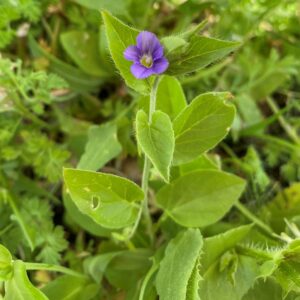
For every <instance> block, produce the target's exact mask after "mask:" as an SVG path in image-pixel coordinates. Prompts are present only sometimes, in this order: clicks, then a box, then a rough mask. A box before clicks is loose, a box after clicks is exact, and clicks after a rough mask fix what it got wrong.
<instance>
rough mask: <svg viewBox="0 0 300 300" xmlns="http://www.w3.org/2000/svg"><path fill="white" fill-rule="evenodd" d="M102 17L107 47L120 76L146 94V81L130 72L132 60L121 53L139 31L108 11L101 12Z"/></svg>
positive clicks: (131, 43)
mask: <svg viewBox="0 0 300 300" xmlns="http://www.w3.org/2000/svg"><path fill="white" fill-rule="evenodd" d="M102 18H103V21H104V25H105V32H106V36H107V40H108V47H109V50H110V53H111V56H112V58H113V60H114V62H115V64H116V67H117V69H118V70H119V71H120V73H121V76H122V77H123V78H124V80H125V82H126V84H127V85H128V86H129V87H131V88H133V89H134V90H136V91H137V92H140V93H142V94H148V93H149V91H150V85H149V84H148V81H146V80H140V79H136V78H135V77H134V76H133V75H132V74H131V71H130V66H131V65H132V62H130V61H128V60H126V59H125V58H124V54H123V53H124V50H125V49H126V48H127V47H128V46H131V45H135V44H136V37H137V35H138V34H139V31H138V30H136V29H133V28H131V27H129V26H127V25H125V24H124V23H123V22H121V21H120V20H118V19H117V18H115V17H113V16H112V15H111V14H110V13H108V12H102Z"/></svg>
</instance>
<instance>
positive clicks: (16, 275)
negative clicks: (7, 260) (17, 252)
mask: <svg viewBox="0 0 300 300" xmlns="http://www.w3.org/2000/svg"><path fill="white" fill-rule="evenodd" d="M13 268H14V270H13V277H12V279H10V280H8V281H6V282H5V298H4V299H5V300H47V299H48V298H47V297H46V296H45V295H44V294H43V293H42V292H41V291H40V290H39V289H37V288H36V287H34V286H33V285H32V284H31V282H30V281H29V279H28V277H27V273H26V268H25V264H24V263H23V262H22V261H21V260H16V261H14V264H13Z"/></svg>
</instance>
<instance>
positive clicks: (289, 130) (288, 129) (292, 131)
mask: <svg viewBox="0 0 300 300" xmlns="http://www.w3.org/2000/svg"><path fill="white" fill-rule="evenodd" d="M266 100H267V103H268V105H269V107H270V108H271V110H272V111H273V113H274V114H277V113H278V112H279V108H278V107H277V104H276V103H275V102H274V101H273V99H272V98H271V97H267V98H266ZM278 120H279V123H280V125H281V127H282V128H283V129H284V130H285V132H286V134H287V135H288V136H289V137H290V139H291V140H292V141H293V142H295V143H296V144H298V145H300V138H299V136H298V134H297V132H296V131H295V129H294V128H293V127H292V126H291V125H290V124H289V123H288V122H287V121H286V119H285V118H284V117H283V116H282V115H279V116H278Z"/></svg>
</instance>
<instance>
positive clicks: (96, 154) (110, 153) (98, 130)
mask: <svg viewBox="0 0 300 300" xmlns="http://www.w3.org/2000/svg"><path fill="white" fill-rule="evenodd" d="M121 150H122V146H121V144H120V143H119V141H118V138H117V126H116V125H115V124H113V123H107V124H103V125H101V126H91V127H90V128H89V132H88V142H87V144H86V146H85V152H84V154H83V155H82V156H81V158H80V161H79V163H78V166H77V168H78V169H83V170H90V171H96V170H98V169H100V168H102V167H103V166H104V165H105V164H106V163H107V162H108V161H110V160H111V159H112V158H114V157H116V156H117V155H119V154H120V152H121Z"/></svg>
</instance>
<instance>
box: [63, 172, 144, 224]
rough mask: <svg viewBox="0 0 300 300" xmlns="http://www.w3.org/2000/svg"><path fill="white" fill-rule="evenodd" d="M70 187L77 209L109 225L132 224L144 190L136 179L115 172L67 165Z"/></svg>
mask: <svg viewBox="0 0 300 300" xmlns="http://www.w3.org/2000/svg"><path fill="white" fill-rule="evenodd" d="M64 180H65V183H66V186H67V190H68V192H69V193H70V196H71V198H72V200H73V201H74V203H75V204H76V206H77V207H78V209H79V210H80V211H81V212H82V213H84V214H86V215H88V216H89V217H91V218H92V219H93V220H94V221H95V222H96V223H98V224H100V225H102V226H103V227H106V228H111V229H118V228H123V227H126V226H130V225H131V224H133V223H134V222H135V220H136V218H137V215H138V211H139V203H138V202H140V201H142V200H143V198H144V193H143V191H142V190H141V189H140V187H139V186H137V185H136V184H135V183H133V182H131V181H129V180H127V179H125V178H122V177H118V176H115V175H111V174H105V173H96V172H90V171H83V170H75V169H65V170H64Z"/></svg>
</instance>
